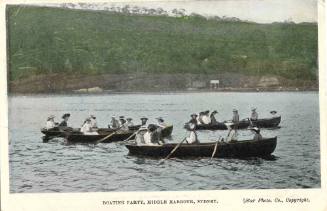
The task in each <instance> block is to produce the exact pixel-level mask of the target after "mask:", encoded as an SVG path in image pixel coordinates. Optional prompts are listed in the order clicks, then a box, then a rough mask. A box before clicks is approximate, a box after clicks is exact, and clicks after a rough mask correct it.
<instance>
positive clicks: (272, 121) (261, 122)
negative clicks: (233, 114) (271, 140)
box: [195, 116, 281, 130]
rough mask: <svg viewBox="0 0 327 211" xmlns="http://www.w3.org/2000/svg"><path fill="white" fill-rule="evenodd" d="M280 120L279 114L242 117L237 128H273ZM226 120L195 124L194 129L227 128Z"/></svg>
mask: <svg viewBox="0 0 327 211" xmlns="http://www.w3.org/2000/svg"><path fill="white" fill-rule="evenodd" d="M280 121H281V116H277V117H272V118H265V119H258V120H251V121H250V120H248V119H244V120H241V121H239V123H238V125H237V129H246V128H248V127H249V126H251V123H252V126H253V127H258V128H274V127H277V126H278V125H279V123H280ZM225 123H226V122H218V123H216V124H207V125H197V126H196V128H195V129H196V130H227V126H226V125H225Z"/></svg>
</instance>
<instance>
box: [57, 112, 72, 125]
mask: <svg viewBox="0 0 327 211" xmlns="http://www.w3.org/2000/svg"><path fill="white" fill-rule="evenodd" d="M69 117H70V114H69V113H66V114H64V115H62V117H61V118H62V121H61V122H60V123H59V127H68V119H69Z"/></svg>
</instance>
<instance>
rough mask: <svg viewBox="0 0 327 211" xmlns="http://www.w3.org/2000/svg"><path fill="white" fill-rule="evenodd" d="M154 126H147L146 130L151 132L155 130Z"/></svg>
mask: <svg viewBox="0 0 327 211" xmlns="http://www.w3.org/2000/svg"><path fill="white" fill-rule="evenodd" d="M156 128H157V127H156V126H155V125H154V124H149V125H148V130H150V131H151V132H153V131H155V130H156Z"/></svg>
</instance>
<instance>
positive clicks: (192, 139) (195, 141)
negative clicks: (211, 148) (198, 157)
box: [186, 123, 200, 144]
mask: <svg viewBox="0 0 327 211" xmlns="http://www.w3.org/2000/svg"><path fill="white" fill-rule="evenodd" d="M195 127H196V125H195V124H193V123H189V126H188V127H187V130H188V131H190V134H189V137H187V138H186V143H188V144H198V143H200V142H199V140H198V134H197V133H196V130H195Z"/></svg>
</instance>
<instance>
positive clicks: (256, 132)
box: [249, 127, 262, 141]
mask: <svg viewBox="0 0 327 211" xmlns="http://www.w3.org/2000/svg"><path fill="white" fill-rule="evenodd" d="M249 130H251V131H252V132H253V133H254V136H253V141H261V140H262V135H261V134H260V129H259V128H257V127H251V128H249Z"/></svg>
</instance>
